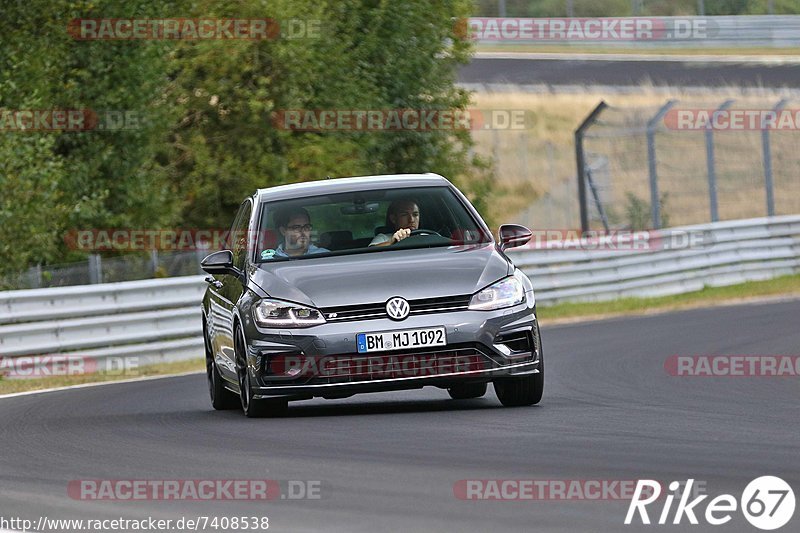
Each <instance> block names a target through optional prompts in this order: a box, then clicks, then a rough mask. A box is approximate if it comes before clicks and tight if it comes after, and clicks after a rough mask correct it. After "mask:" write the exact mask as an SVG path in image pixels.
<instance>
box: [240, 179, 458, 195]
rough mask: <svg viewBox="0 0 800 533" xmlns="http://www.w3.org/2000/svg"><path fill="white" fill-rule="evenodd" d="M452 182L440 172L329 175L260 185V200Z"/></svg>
mask: <svg viewBox="0 0 800 533" xmlns="http://www.w3.org/2000/svg"><path fill="white" fill-rule="evenodd" d="M443 185H450V181H448V180H447V178H445V177H443V176H440V175H439V174H433V173H427V174H386V175H379V176H358V177H353V178H335V179H334V178H329V179H325V180H317V181H304V182H301V183H292V184H289V185H278V186H277V187H269V188H267V189H258V190H257V191H256V194H255V199H256V200H257V201H267V200H285V199H289V198H297V197H303V196H317V195H323V194H336V193H341V192H352V191H358V190H364V189H367V188H370V189H393V188H397V187H435V186H440V187H441V186H443Z"/></svg>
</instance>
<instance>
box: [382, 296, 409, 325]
mask: <svg viewBox="0 0 800 533" xmlns="http://www.w3.org/2000/svg"><path fill="white" fill-rule="evenodd" d="M410 311H411V306H410V305H408V301H406V299H405V298H400V297H399V296H395V297H394V298H390V299H389V301H388V302H386V313H387V314H388V315H389V318H391V319H392V320H403V319H404V318H405V317H407V316H408V313H409V312H410Z"/></svg>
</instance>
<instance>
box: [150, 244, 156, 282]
mask: <svg viewBox="0 0 800 533" xmlns="http://www.w3.org/2000/svg"><path fill="white" fill-rule="evenodd" d="M150 267H151V269H152V270H153V277H154V278H155V277H156V274H157V273H158V250H157V249H156V248H153V249H152V250H150Z"/></svg>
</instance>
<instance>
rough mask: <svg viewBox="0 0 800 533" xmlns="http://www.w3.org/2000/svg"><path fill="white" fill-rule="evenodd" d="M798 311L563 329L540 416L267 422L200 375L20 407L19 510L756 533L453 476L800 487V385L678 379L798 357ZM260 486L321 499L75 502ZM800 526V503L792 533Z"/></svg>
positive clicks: (324, 411) (429, 399) (410, 407)
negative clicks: (474, 489)
mask: <svg viewBox="0 0 800 533" xmlns="http://www.w3.org/2000/svg"><path fill="white" fill-rule="evenodd" d="M798 317H800V301H789V302H782V303H772V304H759V305H740V306H733V307H723V308H716V309H705V310H692V311H684V312H675V313H669V314H662V315H658V316H648V317H639V318H625V319H614V320H608V321H602V322H591V323H584V324H572V325H563V326H553V327H547V326H546V325H545V327H543V342H544V347H545V354H546V361H547V380H546V387H545V397H544V399H543V402H542V403H541V404H540V405H539V406H535V407H528V408H514V409H508V408H502V407H501V406H500V404H499V402H498V401H497V399H496V398H495V396H494V394H493V391H492V390H491V388H490V390H489V394H487V396H486V397H485V398H481V399H476V400H462V401H455V400H450V399H449V398H448V396H447V394H446V393H445V392H444V391H441V390H439V389H431V388H425V389H422V390H418V391H409V392H401V393H379V394H371V395H360V396H354V397H351V398H348V399H345V400H313V401H307V402H298V403H295V404H292V405H291V407H290V410H289V413H288V415H287V416H285V417H282V418H273V419H260V420H251V419H246V418H244V416H242V415H241V413H240V412H236V411H228V412H215V411H212V410H211V408H210V405H209V401H208V397H207V392H206V384H205V377H204V376H203V375H200V374H198V375H191V376H184V377H178V378H167V379H160V380H153V381H145V382H140V383H127V384H117V385H104V386H99V387H93V388H85V389H76V390H69V391H61V392H50V393H45V394H39V395H31V396H21V397H13V398H5V399H0V420H2V424H0V449H2V454H0V480H1V481H0V509H1V510H2V511H1V513H0V514H2V515H3V516H5V517H9V516H16V517H25V518H30V519H33V520H37V519H38V517H39V516H42V515H44V516H47V517H49V518H84V519H86V518H116V517H119V516H122V517H127V518H144V517H147V516H153V517H160V518H172V519H176V518H179V517H181V516H187V517H191V516H197V515H212V516H213V515H217V516H254V515H259V516H260V515H266V516H268V517H269V519H270V526H271V527H270V530H275V531H320V530H325V531H459V532H460V531H563V532H579V531H586V532H596V531H614V532H624V531H649V532H653V531H695V532H697V531H718V532H728V531H756V530H755V529H754V528H753V527H752V526H750V525H749V524H748V523H747V522H746V521H745V518H744V516H743V515H742V514H741V513H740V512H736V513H734V514H733V519H732V521H731V522H729V523H728V524H726V525H723V526H717V527H711V526H708V525H702V523H701V525H699V526H693V527H690V526H688V524H687V522H686V519H685V518H684V522H683V525H682V526H679V527H678V526H650V527H645V526H641V525H638V526H624V525H623V520H624V517H625V513H626V511H627V501H465V500H460V499H457V498H456V497H454V492H453V486H454V483H456V482H457V481H458V480H463V479H506V478H512V479H551V480H572V479H576V480H581V479H596V480H601V479H608V480H635V479H642V478H653V479H658V480H662V481H665V482H669V481H671V480H681V481H683V480H685V479H687V478H694V479H697V480H702V481H704V482H705V483H706V491H707V493H709V494H710V495H711V496H715V495H718V494H722V493H730V494H733V495H734V496H735V497H736V498H739V497H740V496H741V492H742V490H743V489H744V487H745V486H746V484H747V483H748V482H749V481H750V480H752V479H754V478H756V477H759V476H763V475H777V476H780V477H782V478H783V479H784V480H786V481H787V482H788V483H789V484H790V485H792V486H793V488H794V490H795V493H796V494H798V495H800V491H799V490H798V489H800V439H798V437H799V436H800V430H799V429H798V428H800V424H798V419H800V381H799V380H800V378H797V377H780V378H778V377H758V378H755V377H752V378H744V377H737V378H730V377H717V378H708V377H692V378H687V377H674V376H670V375H668V374H667V373H666V372H665V370H664V361H665V359H666V358H667V357H668V356H670V355H673V354H687V355H689V354H797V353H798V347H800V328H798V327H797V326H798ZM255 478H267V479H275V480H319V481H321V486H320V498H319V499H316V500H297V501H293V500H288V499H287V500H281V499H276V500H273V501H268V502H249V501H213V502H191V501H157V500H156V501H136V502H130V501H124V502H107V501H81V500H79V499H72V498H70V497H69V496H68V493H67V484H68V482H69V481H70V480H75V479H153V480H155V479H255ZM709 500H710V498H708V499H707V500H706V502H704V504H701V508H700V511H701V513H703V512H704V509H705V503H707V502H708V501H709ZM660 510H661V507H660V506H659V507H658V508H656V509H654V510H653V511H652V513H651V517H652V518H653V519H656V518H657V516H658V514H660ZM673 510H674V506H673ZM653 515H655V516H653ZM671 517H672V515H670V518H671ZM799 523H800V509H798V511H796V512H795V515H794V518H793V520H792V521H791V522H790V523H789V524H788V525H787V526H785V527H784V528H782V529H781V530H779V531H797V530H798V527H797V526H798V524H799ZM207 531H208V530H207Z"/></svg>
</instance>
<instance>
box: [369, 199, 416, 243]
mask: <svg viewBox="0 0 800 533" xmlns="http://www.w3.org/2000/svg"><path fill="white" fill-rule="evenodd" d="M386 225H387V226H389V227H391V228H393V229H394V233H393V234H386V233H378V234H377V235H376V236H375V238H374V239H372V242H370V243H369V245H370V246H389V245H392V244H394V243H396V242H400V241H402V240H403V239H405V238H406V237H408V236H409V235H411V232H412V231H414V230H416V229H419V206H418V205H417V202H416V201H415V200H412V199H411V198H401V199H399V200H395V201H394V202H392V203H391V204H390V205H389V209H388V210H387V211H386Z"/></svg>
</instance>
